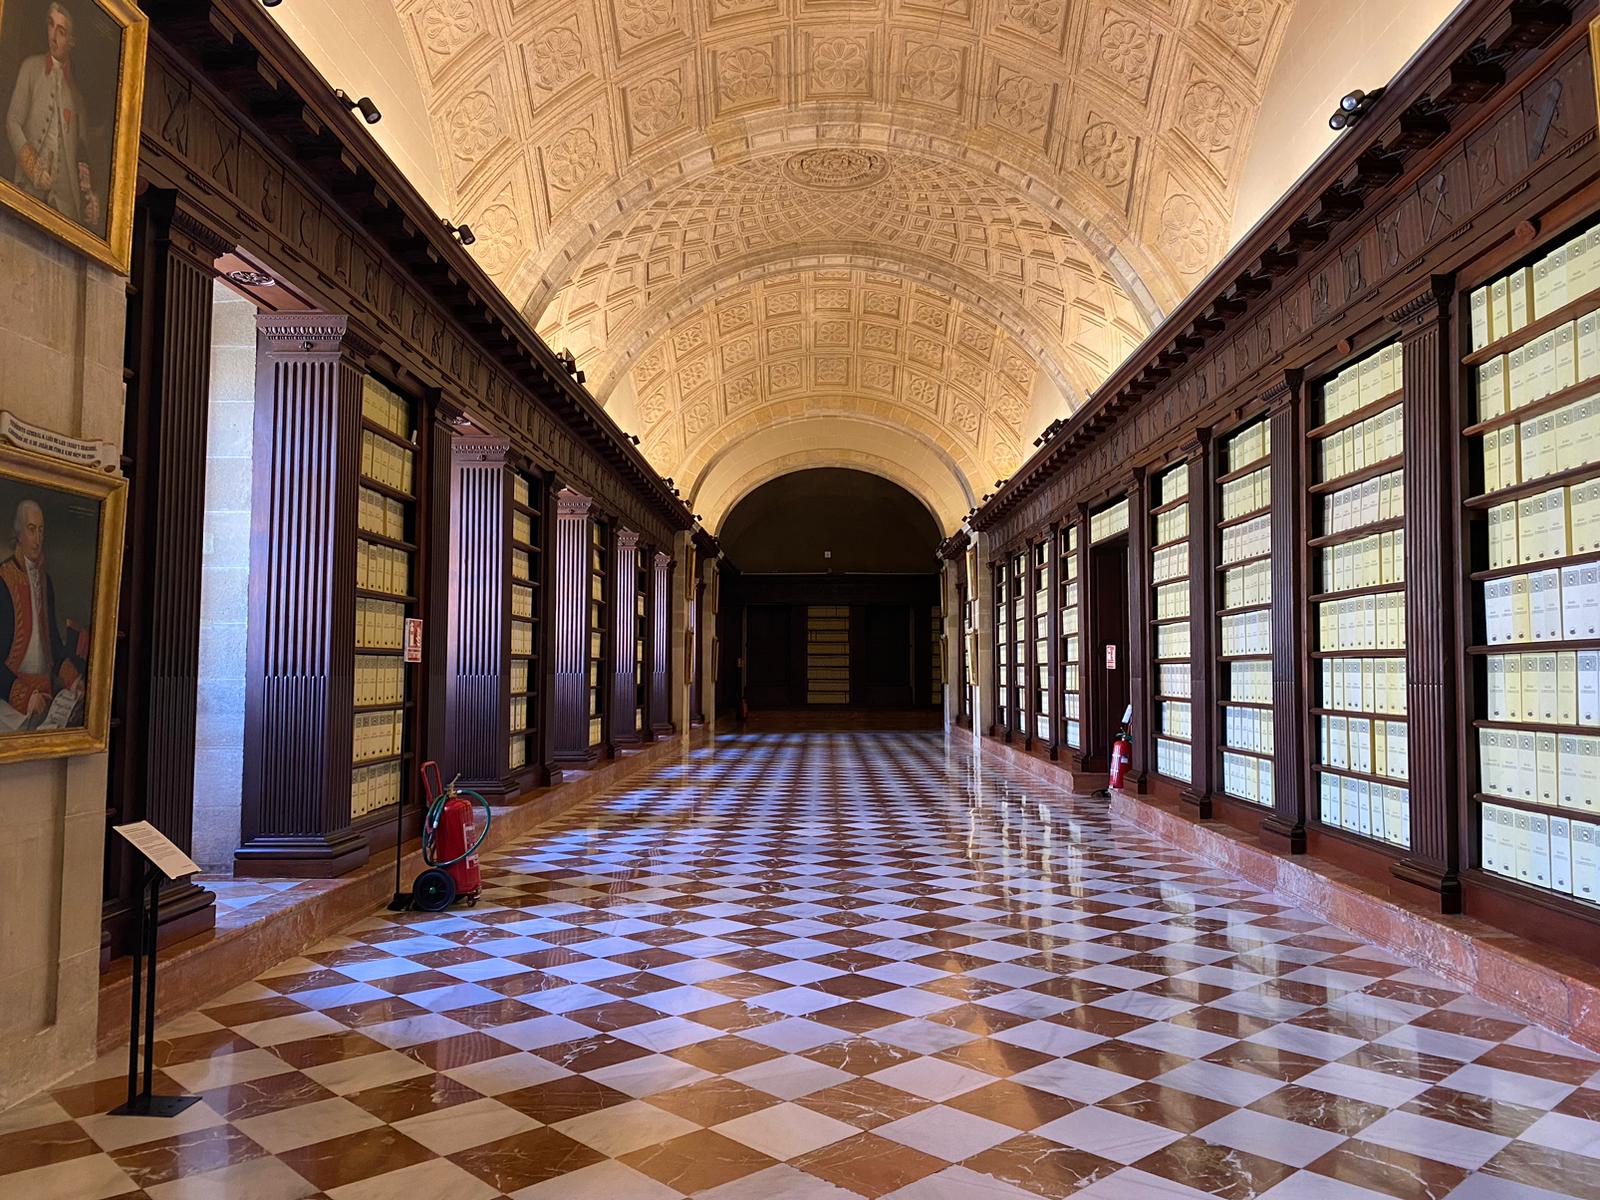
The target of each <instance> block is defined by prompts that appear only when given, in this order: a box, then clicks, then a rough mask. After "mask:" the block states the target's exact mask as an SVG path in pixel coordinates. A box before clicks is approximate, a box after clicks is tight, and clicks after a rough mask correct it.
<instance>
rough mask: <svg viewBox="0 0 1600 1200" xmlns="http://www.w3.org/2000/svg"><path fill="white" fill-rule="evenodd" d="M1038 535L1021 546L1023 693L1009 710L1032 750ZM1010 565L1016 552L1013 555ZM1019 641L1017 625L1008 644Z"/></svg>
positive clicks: (1035, 706) (1036, 699) (1024, 743)
mask: <svg viewBox="0 0 1600 1200" xmlns="http://www.w3.org/2000/svg"><path fill="white" fill-rule="evenodd" d="M1038 541H1039V535H1038V534H1037V533H1031V534H1029V535H1028V540H1027V541H1026V542H1024V543H1023V547H1022V581H1021V585H1020V586H1021V588H1022V637H1021V642H1022V662H1021V663H1020V664H1018V666H1017V669H1018V670H1019V671H1021V673H1022V686H1021V687H1020V688H1018V689H1017V691H1019V692H1021V694H1022V703H1021V704H1019V705H1018V706H1017V708H1018V710H1019V711H1018V712H1016V713H1013V714H1012V720H1013V721H1017V722H1019V723H1020V725H1021V728H1022V748H1023V749H1024V750H1032V749H1033V743H1034V742H1035V740H1037V739H1036V736H1035V735H1036V734H1037V733H1038V724H1039V721H1038V716H1039V714H1038V711H1037V710H1038V707H1039V697H1038V696H1037V695H1036V694H1035V692H1034V681H1035V680H1036V679H1038V677H1039V675H1038V672H1039V663H1038V661H1037V660H1038V657H1039V647H1038V644H1037V643H1036V641H1035V640H1034V636H1033V621H1034V618H1035V617H1036V616H1037V615H1038V614H1037V613H1036V612H1035V611H1034V608H1035V605H1036V603H1037V595H1038V593H1037V592H1035V591H1034V587H1033V548H1034V546H1035V545H1037V544H1038ZM1011 557H1012V560H1013V565H1014V564H1015V559H1016V555H1015V554H1013V555H1012V556H1011ZM1018 586H1019V585H1018V582H1017V580H1016V579H1015V578H1013V579H1012V581H1011V589H1012V595H1016V589H1017V587H1018ZM1017 642H1018V638H1017V629H1016V627H1015V626H1013V627H1012V629H1011V644H1012V646H1016V644H1017Z"/></svg>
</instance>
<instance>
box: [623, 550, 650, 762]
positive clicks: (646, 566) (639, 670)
mask: <svg viewBox="0 0 1600 1200" xmlns="http://www.w3.org/2000/svg"><path fill="white" fill-rule="evenodd" d="M634 561H635V564H636V565H635V568H634V576H633V645H632V647H630V650H631V653H630V654H629V656H628V657H629V658H630V659H631V660H632V662H633V728H634V730H635V732H636V733H637V734H638V735H639V736H640V737H644V736H646V735H647V734H648V733H649V732H650V731H649V729H648V727H647V726H646V724H645V713H646V711H647V710H648V709H649V706H650V697H649V689H650V672H649V671H648V670H647V669H646V667H645V656H646V655H647V654H648V653H649V644H650V638H649V634H650V607H649V606H650V556H649V555H646V554H636V555H635V556H634Z"/></svg>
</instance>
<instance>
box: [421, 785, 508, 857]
mask: <svg viewBox="0 0 1600 1200" xmlns="http://www.w3.org/2000/svg"><path fill="white" fill-rule="evenodd" d="M452 795H454V796H462V797H465V798H467V799H469V800H471V801H472V802H474V803H475V804H477V805H478V807H479V808H481V809H483V828H482V829H481V830H479V832H478V840H477V841H475V842H473V843H472V845H470V846H468V847H467V848H466V850H464V851H462V852H461V853H460V854H458V855H456V856H455V857H454V858H446V859H442V860H441V859H437V858H435V857H434V856H433V836H434V833H435V831H436V830H437V829H438V828H439V819H440V817H442V816H443V815H444V805H445V801H446V800H448V799H450V797H451V796H452ZM493 820H494V809H492V808H490V807H489V802H488V801H487V800H485V799H484V798H483V797H482V796H480V795H478V793H477V792H474V791H472V790H471V789H470V788H460V789H458V790H457V791H454V792H451V791H449V790H448V789H446V790H445V791H443V792H441V793H440V794H439V798H438V799H437V800H435V801H434V802H433V803H432V804H430V805H429V806H428V811H427V814H426V815H425V816H424V817H423V818H422V861H423V862H425V863H427V864H428V865H429V866H430V867H448V866H453V865H454V864H455V863H458V862H461V861H462V860H463V859H468V858H471V857H472V856H473V855H474V854H476V853H477V852H478V847H479V846H481V845H483V839H484V838H486V837H488V836H489V823H490V822H491V821H493Z"/></svg>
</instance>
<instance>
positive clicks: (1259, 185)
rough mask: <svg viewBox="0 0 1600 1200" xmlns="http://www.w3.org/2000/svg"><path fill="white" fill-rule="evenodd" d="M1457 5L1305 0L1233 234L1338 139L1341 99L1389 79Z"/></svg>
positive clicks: (1265, 112)
mask: <svg viewBox="0 0 1600 1200" xmlns="http://www.w3.org/2000/svg"><path fill="white" fill-rule="evenodd" d="M1457 7H1458V5H1457V0H1299V3H1297V4H1296V5H1295V9H1294V14H1293V16H1291V17H1290V19H1289V29H1288V32H1287V33H1286V34H1285V35H1284V42H1283V50H1282V52H1281V53H1280V54H1279V56H1278V62H1277V65H1276V66H1275V67H1274V68H1273V72H1272V79H1271V80H1270V82H1269V83H1268V84H1267V91H1266V94H1265V95H1264V96H1263V97H1262V103H1261V115H1260V117H1259V119H1258V120H1257V121H1256V125H1255V132H1254V134H1253V136H1252V138H1251V142H1250V151H1249V154H1248V156H1247V157H1246V159H1245V168H1244V173H1243V174H1242V175H1241V176H1240V180H1239V197H1238V200H1237V202H1236V203H1235V205H1234V210H1233V238H1232V240H1233V241H1235V242H1237V241H1238V240H1239V239H1240V238H1242V237H1243V236H1244V235H1245V234H1246V233H1248V232H1249V231H1250V227H1251V226H1252V225H1254V224H1255V223H1256V222H1257V221H1258V220H1260V219H1261V216H1262V214H1264V213H1265V212H1266V211H1267V210H1268V209H1269V208H1271V207H1272V206H1273V204H1275V203H1276V202H1277V200H1278V198H1279V197H1280V196H1282V195H1283V194H1284V193H1285V192H1287V191H1288V190H1289V189H1290V188H1291V187H1293V186H1294V183H1295V180H1297V179H1299V178H1300V176H1301V175H1302V174H1304V173H1305V171H1306V169H1307V168H1308V167H1310V166H1311V164H1312V163H1314V162H1315V161H1316V160H1317V158H1318V157H1319V156H1320V155H1321V154H1322V152H1323V151H1324V150H1326V149H1327V148H1328V147H1329V146H1330V145H1331V144H1332V143H1333V139H1334V137H1335V136H1336V135H1335V133H1334V132H1333V130H1331V129H1329V128H1328V117H1329V116H1331V115H1332V113H1333V110H1334V108H1335V107H1336V106H1337V105H1338V103H1339V98H1340V97H1341V96H1344V95H1345V94H1347V93H1349V92H1352V91H1354V90H1356V89H1357V88H1359V89H1360V90H1361V91H1364V92H1370V91H1372V90H1373V89H1374V88H1377V87H1382V86H1384V85H1385V84H1387V83H1388V82H1389V80H1390V79H1392V78H1394V76H1395V74H1396V73H1397V72H1398V71H1399V70H1400V68H1401V67H1403V66H1405V64H1406V62H1407V61H1408V60H1409V59H1410V58H1411V56H1412V55H1413V54H1415V53H1416V52H1417V50H1418V49H1419V48H1420V47H1421V46H1422V45H1423V43H1424V42H1426V41H1427V40H1428V39H1429V38H1430V37H1432V36H1433V34H1434V31H1436V30H1437V29H1438V28H1439V26H1441V25H1442V24H1444V22H1445V19H1446V18H1447V17H1449V16H1450V14H1451V13H1452V12H1454V11H1455V9H1456V8H1457Z"/></svg>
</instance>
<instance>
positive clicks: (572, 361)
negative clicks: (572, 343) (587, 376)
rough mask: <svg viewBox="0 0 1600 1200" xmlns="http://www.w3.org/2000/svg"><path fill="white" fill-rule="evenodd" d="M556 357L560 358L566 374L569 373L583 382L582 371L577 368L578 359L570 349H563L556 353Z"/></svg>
mask: <svg viewBox="0 0 1600 1200" xmlns="http://www.w3.org/2000/svg"><path fill="white" fill-rule="evenodd" d="M556 358H557V359H558V360H560V363H561V365H562V367H563V368H565V369H566V372H567V374H568V375H571V376H572V377H573V378H574V379H576V380H577V381H578V382H579V383H582V382H583V372H582V371H580V370H578V360H577V359H576V358H575V357H574V356H573V353H572V351H571V350H567V349H563V350H562V351H561V353H560V354H558V355H556Z"/></svg>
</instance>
